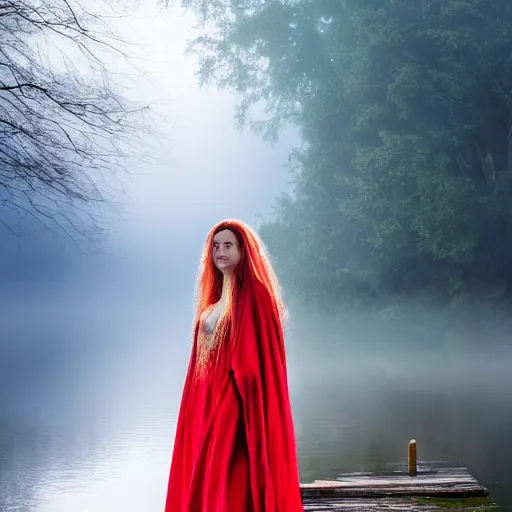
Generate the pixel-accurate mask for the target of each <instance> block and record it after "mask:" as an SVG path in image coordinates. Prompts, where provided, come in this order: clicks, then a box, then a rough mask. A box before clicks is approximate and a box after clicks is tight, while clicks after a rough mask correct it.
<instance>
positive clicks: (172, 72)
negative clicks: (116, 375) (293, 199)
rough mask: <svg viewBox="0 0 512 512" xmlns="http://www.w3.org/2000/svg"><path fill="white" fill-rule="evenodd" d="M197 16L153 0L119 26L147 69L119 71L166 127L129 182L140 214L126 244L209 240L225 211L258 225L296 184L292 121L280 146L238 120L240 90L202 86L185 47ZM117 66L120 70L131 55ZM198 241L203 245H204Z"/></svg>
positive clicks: (134, 214)
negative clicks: (289, 166) (290, 160)
mask: <svg viewBox="0 0 512 512" xmlns="http://www.w3.org/2000/svg"><path fill="white" fill-rule="evenodd" d="M193 23H194V19H193V17H192V15H191V14H190V13H185V12H184V11H183V10H181V9H179V8H177V7H176V6H175V7H173V8H170V9H167V10H166V9H164V8H163V7H162V6H159V5H158V4H157V3H156V2H151V1H150V2H145V3H144V4H143V5H141V6H140V7H139V8H138V9H137V11H136V12H134V13H133V14H131V15H130V16H129V17H128V18H125V19H123V20H121V22H120V23H119V26H118V29H119V31H120V32H121V34H122V36H123V37H124V38H125V39H126V40H127V41H129V42H130V43H132V44H133V45H134V47H133V55H135V56H136V57H137V59H136V61H135V62H136V66H137V68H138V69H139V70H140V71H141V72H140V73H135V74H134V75H133V72H132V76H131V77H130V78H129V79H125V77H124V76H123V75H122V74H121V75H120V76H119V77H118V78H116V80H117V81H118V83H120V84H121V85H122V86H123V88H124V89H125V91H126V93H127V94H128V96H129V97H130V99H134V100H135V101H137V102H138V103H140V104H147V103H151V104H152V111H153V114H154V118H155V120H156V125H155V126H156V128H157V129H158V130H159V131H160V132H161V133H162V137H161V141H160V143H159V144H160V147H159V148H158V149H157V150H156V152H155V153H154V155H153V156H152V162H151V163H150V164H142V163H141V164H139V165H140V169H137V170H136V175H134V176H132V182H131V184H130V187H129V189H128V194H129V207H128V208H129V212H130V214H131V215H129V217H130V219H131V221H130V223H129V224H128V225H127V227H126V229H125V230H123V232H122V237H123V240H122V241H121V244H127V245H129V246H130V247H133V246H134V245H135V246H136V247H138V248H139V249H141V250H144V249H143V248H144V247H145V248H146V249H149V247H151V252H152V251H153V250H154V249H158V248H162V249H164V248H165V247H166V246H167V247H168V243H170V244H171V245H172V246H175V245H176V244H175V242H176V239H177V238H178V239H181V240H183V239H191V242H192V240H193V243H194V244H197V243H198V241H199V240H198V238H197V237H199V238H200V239H201V243H202V240H203V239H204V237H205V235H206V233H207V231H208V229H209V228H210V227H211V226H212V225H213V224H214V223H216V222H217V221H219V220H222V219H224V218H233V217H234V218H240V219H242V220H245V221H246V222H249V223H250V224H253V225H255V226H257V224H258V222H259V221H258V220H257V216H259V215H262V214H263V215H268V214H270V213H271V210H272V206H273V204H274V202H275V200H276V198H277V197H278V196H279V195H280V194H281V193H282V192H283V191H287V190H289V189H290V175H289V173H288V171H287V170H286V169H285V168H284V164H285V163H286V161H287V156H288V151H289V149H290V148H291V146H292V145H293V144H294V143H295V142H296V137H295V135H294V133H293V131H292V130H290V131H289V132H287V133H284V134H283V137H282V139H281V140H280V141H279V142H278V143H277V144H276V145H275V146H272V145H271V144H270V143H268V142H265V141H263V140H261V138H260V137H259V136H257V135H254V134H252V133H251V132H250V131H249V130H246V131H243V132H240V131H238V130H236V129H235V128H234V122H233V116H234V108H235V107H234V104H235V100H234V97H233V96H232V95H231V94H229V93H228V92H222V91H219V90H216V89H215V87H213V86H210V87H209V88H207V89H205V88H203V89H200V88H199V86H198V85H197V83H196V77H195V76H194V70H195V65H196V64H195V58H194V57H193V56H191V55H185V54H184V50H185V47H186V43H187V41H188V40H189V39H190V38H191V37H193V35H194V34H195V32H194V30H193V29H192V25H193ZM114 66H118V68H117V69H118V70H119V71H121V70H123V69H124V68H123V66H125V64H124V63H123V62H122V61H121V60H119V61H117V62H115V63H114ZM139 173H140V174H139ZM183 237H185V238H183ZM160 246H161V247H160ZM190 249H191V251H192V252H194V251H195V252H196V253H197V254H199V252H200V250H201V247H195V248H194V249H192V248H190ZM181 250H185V249H184V248H183V247H181ZM187 252H188V250H187Z"/></svg>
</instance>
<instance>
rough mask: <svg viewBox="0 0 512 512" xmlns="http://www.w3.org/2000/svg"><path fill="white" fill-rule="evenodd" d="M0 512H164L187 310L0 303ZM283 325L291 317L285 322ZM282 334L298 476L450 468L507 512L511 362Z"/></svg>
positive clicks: (511, 488) (87, 302)
mask: <svg viewBox="0 0 512 512" xmlns="http://www.w3.org/2000/svg"><path fill="white" fill-rule="evenodd" d="M0 305H1V306H2V309H3V318H2V320H1V321H0V328H1V332H2V338H1V340H0V341H1V344H0V383H1V387H0V390H1V391H0V406H1V409H0V411H1V413H0V510H2V512H14V511H20V512H69V511H70V510H72V511H73V512H111V511H112V510H123V512H141V511H145V512H150V511H156V512H158V511H162V510H163V504H164V500H165V492H166V485H167V478H168V470H169V463H170V458H171V453H172V443H173V436H174V429H175V421H176V415H177V411H178V407H179V402H180V398H181V390H182V385H183V378H184V374H185V370H186V365H187V362H188V356H189V349H190V339H189V332H190V326H189V321H190V318H191V308H190V307H189V305H188V304H187V305H186V307H184V306H182V305H180V304H177V303H173V302H172V301H168V300H167V301H166V300H159V299H157V298H155V299H154V300H152V301H147V302H146V303H145V304H144V305H141V304H140V302H138V303H128V302H126V303H122V301H120V300H119V299H118V298H116V299H113V298H111V297H106V296H103V298H102V299H99V298H96V299H94V300H91V299H83V300H82V301H81V302H80V301H76V297H75V298H73V299H72V298H71V297H62V296H60V298H59V300H54V298H51V299H47V298H46V299H44V300H43V298H42V297H41V296H34V297H33V299H32V300H31V301H27V300H25V299H24V300H21V299H20V300H19V301H18V302H17V301H16V300H12V297H9V298H6V299H5V300H3V302H2V304H0ZM292 325H293V321H292ZM298 338H299V337H298V336H295V335H294V329H293V328H292V329H291V332H290V334H289V336H288V339H287V342H288V358H289V371H290V377H289V378H290V389H291V394H292V402H293V410H294V417H295V425H296V433H297V443H298V453H299V460H300V467H301V474H302V480H303V481H308V480H312V479H314V478H329V477H334V476H336V473H337V472H345V471H359V470H363V469H378V468H380V467H382V466H383V465H385V464H386V463H387V462H400V461H405V460H406V454H407V445H408V442H409V440H410V439H412V438H414V439H416V440H417V443H418V456H419V458H420V459H424V460H441V459H443V460H451V461H454V462H461V463H462V464H464V465H466V466H467V467H468V468H469V469H470V471H471V472H472V473H473V474H474V475H475V476H476V477H477V478H478V479H479V480H480V481H481V482H482V483H483V484H484V485H486V486H488V487H489V488H490V490H491V492H492V493H493V495H494V497H495V498H496V499H497V500H498V502H499V503H500V504H502V505H503V507H504V509H506V508H505V507H506V506H507V505H508V506H511V505H512V468H511V467H510V464H509V461H510V459H511V455H512V447H511V446H512V445H511V444H510V443H509V434H510V431H511V420H512V406H511V395H512V378H511V377H510V373H509V372H508V369H509V367H510V366H511V362H512V354H511V351H510V350H509V349H508V348H506V347H503V346H501V347H500V348H493V349H491V348H490V347H489V346H487V345H486V346H485V349H482V348H480V349H471V350H469V349H468V348H467V347H460V346H452V347H451V348H449V349H448V348H446V347H444V348H440V347H439V346H437V345H435V346H434V345H432V346H422V347H416V348H410V349H407V348H404V345H403V344H402V345H400V344H398V345H392V344H391V345H390V343H389V342H387V343H381V342H379V340H370V341H369V342H366V343H351V342H350V340H349V341H346V337H345V338H344V339H340V340H339V341H338V342H336V343H334V344H333V343H331V344H330V345H329V348H328V349H327V348H326V347H327V345H325V344H322V340H321V339H318V338H314V337H313V336H312V335H311V334H309V342H308V340H304V339H302V338H301V339H298Z"/></svg>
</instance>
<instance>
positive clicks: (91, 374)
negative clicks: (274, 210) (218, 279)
mask: <svg viewBox="0 0 512 512" xmlns="http://www.w3.org/2000/svg"><path fill="white" fill-rule="evenodd" d="M188 23H189V21H187V19H186V18H185V17H184V16H182V15H177V16H175V15H174V14H173V13H170V12H163V13H162V12H159V13H157V12H156V10H155V9H154V8H150V7H148V6H147V5H144V6H143V7H141V9H140V12H138V13H136V16H132V17H128V18H126V19H124V18H123V19H121V20H120V21H119V24H120V25H121V29H122V31H123V33H125V34H128V35H129V36H130V37H131V36H133V34H139V36H140V38H142V43H144V44H143V45H142V46H143V48H142V49H141V50H140V51H141V60H140V62H138V64H139V65H140V67H141V68H142V69H143V71H144V73H141V74H140V75H139V74H135V76H133V73H132V77H131V79H130V81H129V82H127V83H126V84H124V85H125V88H126V89H128V90H129V91H130V94H131V95H132V97H134V98H136V99H141V98H142V101H147V102H153V101H155V103H156V104H157V107H156V108H157V111H158V118H159V119H165V120H167V122H168V123H169V125H172V126H170V127H169V126H166V127H165V129H166V130H167V135H168V137H169V141H170V142H171V143H172V144H168V141H165V143H162V147H161V149H162V152H161V154H159V155H158V156H157V158H156V160H157V161H156V162H155V161H153V162H152V164H151V166H149V167H148V166H146V164H145V163H143V162H142V160H141V162H140V165H139V167H140V168H137V169H133V170H134V171H135V172H134V176H133V181H132V182H131V184H130V196H131V200H132V202H131V203H130V206H129V208H127V209H128V210H129V211H128V213H129V215H128V217H129V218H130V220H129V221H127V222H125V223H122V222H120V225H119V226H118V227H116V229H115V230H114V232H113V233H111V240H110V246H109V247H108V249H110V250H111V251H112V253H113V254H114V256H113V257H106V256H100V257H92V258H84V257H83V255H79V254H77V253H76V252H75V253H74V252H69V254H68V253H67V252H66V253H65V251H64V250H63V249H61V248H60V247H59V248H57V249H56V250H54V251H53V252H52V251H50V250H49V251H47V252H45V251H43V248H42V245H41V244H40V243H39V242H38V243H35V242H34V243H31V242H30V241H28V242H27V246H26V247H27V248H26V249H25V250H24V252H23V253H22V254H21V253H18V252H17V249H16V247H17V246H18V240H15V241H14V242H13V241H12V239H11V241H10V242H12V243H10V245H9V244H4V245H3V246H2V247H3V249H4V252H3V254H2V256H3V257H4V259H2V261H1V265H0V266H1V267H2V268H1V269H0V270H1V271H3V277H4V278H5V279H4V280H3V281H2V282H1V288H0V311H1V314H0V512H18V511H19V512H70V511H72V512H111V511H113V510H114V511H117V510H119V511H123V512H142V511H144V512H152V511H157V512H158V511H162V510H163V506H164V501H165V494H166V486H167V478H168V471H169V465H170V460H171V453H172V447H173V438H174V431H175V425H176V420H177V414H178V408H179V404H180V400H181V392H182V386H183V381H184V378H185V372H186V369H187V364H188V358H189V352H190V346H191V339H190V333H191V322H192V316H193V292H194V289H193V287H194V285H195V277H196V271H197V264H198V261H199V255H200V251H201V249H202V244H203V242H204V237H205V235H206V232H207V230H208V229H209V228H210V227H211V225H213V223H215V222H217V221H219V220H220V219H222V218H225V217H238V218H241V219H243V220H246V221H247V222H249V223H250V224H253V225H257V222H256V215H257V214H267V213H268V212H269V211H270V208H271V205H273V204H275V199H276V197H277V196H278V195H279V194H280V192H282V191H285V190H288V189H289V179H290V177H289V175H288V174H287V173H286V171H284V170H283V168H282V166H283V164H284V163H285V162H286V159H287V154H288V150H289V149H290V147H292V146H294V145H295V143H296V142H297V136H296V134H295V133H292V132H285V133H284V134H283V137H282V138H281V142H280V143H279V144H278V145H277V146H276V147H273V148H272V147H270V146H268V145H267V144H266V143H265V142H263V141H261V140H260V139H259V138H257V137H255V136H253V135H251V134H249V133H247V132H244V133H241V134H240V133H237V132H235V130H234V129H233V127H232V120H233V113H234V107H233V99H232V98H231V97H230V96H228V95H227V94H224V93H220V92H219V91H216V90H209V91H206V92H205V91H202V92H199V89H198V88H197V87H196V78H195V77H194V76H193V69H194V63H193V62H192V61H190V60H188V58H185V57H184V56H183V50H184V47H185V37H186V36H187V35H188V28H189V27H188V25H187V24H188ZM139 36H138V37H139ZM133 42H134V45H137V44H138V43H140V42H141V40H140V39H137V40H136V41H133ZM142 57H144V58H146V59H147V60H146V61H145V62H144V63H143V62H142V60H143V59H142ZM114 64H115V65H114ZM114 64H113V65H112V68H111V69H113V70H116V71H117V72H119V75H120V76H122V74H121V71H122V70H123V66H122V63H120V62H119V63H118V62H116V63H114ZM132 71H133V70H132ZM162 129H163V128H162ZM142 142H144V141H142ZM142 142H141V143H140V147H141V156H145V155H144V150H145V149H146V147H145V144H144V143H142ZM139 172H140V174H137V173H139ZM2 240H3V239H2ZM25 241H26V240H25ZM4 242H5V240H4ZM22 245H23V244H22ZM6 248H8V249H6ZM64 253H65V254H68V255H67V256H65V255H64ZM43 264H44V265H43ZM43 267H44V269H45V270H44V272H43V270H41V269H42V268H43ZM43 274H44V276H43V277H41V276H42V275H43ZM13 276H14V277H15V278H13ZM289 305H290V306H291V307H290V323H289V325H288V328H287V347H288V363H289V364H288V367H289V382H290V391H291V397H292V406H293V412H294V418H295V428H296V434H297V444H298V453H299V462H300V467H301V476H302V480H303V481H311V480H313V479H315V478H333V477H335V476H336V474H337V473H339V472H349V471H359V470H368V469H369V470H371V469H375V470H378V469H380V468H382V467H383V466H384V465H386V463H389V462H403V461H404V460H405V458H406V454H407V443H408V442H409V440H410V439H412V438H414V439H416V440H417V442H418V455H419V458H420V459H421V460H439V459H442V460H449V461H453V462H454V463H457V462H460V463H462V464H464V465H466V466H467V467H468V468H469V470H470V471H471V472H472V473H473V474H474V475H475V476H476V477H477V478H478V479H479V480H480V481H481V482H482V483H483V484H485V485H487V486H489V488H490V489H491V491H492V493H493V495H494V496H495V497H496V498H497V499H498V501H499V502H500V504H502V505H503V507H504V510H506V506H512V491H511V490H510V489H512V470H511V469H510V467H509V461H510V460H511V458H512V448H510V446H511V445H510V444H509V437H510V430H511V424H512V408H511V406H510V403H511V399H512V382H511V377H510V374H509V372H508V369H509V368H510V366H511V362H512V354H511V344H510V338H511V336H510V332H511V329H510V328H511V325H510V322H508V321H507V315H502V316H501V317H500V318H495V319H494V321H493V322H492V324H491V322H490V321H487V322H485V321H482V322H478V321H477V320H478V316H479V314H480V313H481V316H482V317H483V318H486V315H487V314H488V313H487V312H482V311H479V310H477V311H475V315H474V316H473V317H471V318H469V317H466V318H459V319H457V320H454V318H455V317H456V314H455V313H454V312H452V311H444V310H442V309H441V308H436V307H434V306H432V305H431V304H430V303H429V302H427V301H424V302H421V301H419V302H418V304H405V305H399V307H398V308H395V309H394V308H393V306H391V305H390V306H389V308H388V310H387V317H382V318H378V317H377V316H376V315H375V313H374V312H365V311H361V310H359V311H356V312H353V313H347V312H341V313H340V312H324V313H322V314H319V313H312V312H310V311H308V309H307V308H300V307H295V306H293V307H292V305H291V304H289Z"/></svg>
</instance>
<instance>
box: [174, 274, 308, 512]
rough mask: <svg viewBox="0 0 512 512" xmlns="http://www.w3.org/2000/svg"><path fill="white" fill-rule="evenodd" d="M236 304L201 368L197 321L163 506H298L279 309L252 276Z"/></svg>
mask: <svg viewBox="0 0 512 512" xmlns="http://www.w3.org/2000/svg"><path fill="white" fill-rule="evenodd" d="M236 310H237V313H236V315H235V318H234V322H233V323H234V324H236V325H233V326H232V328H231V329H230V331H229V333H228V334H227V335H226V338H227V339H226V340H225V341H226V342H227V343H226V342H225V343H222V344H221V345H220V349H219V357H218V358H216V359H214V360H212V361H211V363H209V365H208V366H207V367H206V369H205V370H204V372H202V373H201V374H200V375H198V374H197V372H196V359H197V351H198V346H197V338H198V329H199V326H196V329H195V334H194V344H193V348H192V354H191V358H190V364H189V368H188V373H187V377H186V380H185V386H184V390H183V397H182V402H181V407H180V413H179V418H178V424H177V430H176V438H175V443H174V452H173V458H172V463H171V470H170V476H169V486H168V491H167V502H166V506H165V512H299V511H301V512H302V511H303V507H302V500H301V495H300V485H299V472H298V465H297V455H296V446H295V434H294V428H293V420H292V413H291V407H290V399H289V393H288V382H287V370H286V357H285V350H284V341H283V332H282V327H281V322H280V320H279V314H278V311H277V308H276V307H275V305H274V302H273V301H272V300H271V297H270V294H269V292H268V291H267V289H266V288H265V287H264V286H263V285H262V284H261V283H259V282H258V281H254V282H246V283H245V285H244V287H243V293H241V294H240V297H239V300H238V304H237V306H236Z"/></svg>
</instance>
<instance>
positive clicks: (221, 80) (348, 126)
mask: <svg viewBox="0 0 512 512" xmlns="http://www.w3.org/2000/svg"><path fill="white" fill-rule="evenodd" d="M182 4H183V5H184V6H186V7H190V8H193V9H194V10H195V12H196V13H198V15H199V17H200V21H201V23H202V27H203V31H202V33H201V35H200V36H199V37H198V38H197V39H195V40H194V41H192V42H191V50H192V51H194V52H196V54H197V55H198V57H199V69H198V75H199V78H200V80H201V82H202V83H208V82H214V83H216V84H217V85H218V86H220V87H223V88H227V89H230V90H232V91H234V92H235V93H236V94H237V97H238V98H239V108H238V114H237V121H238V123H239V125H240V126H246V125H249V126H251V127H253V128H254V129H256V130H259V131H260V133H262V134H263V135H264V136H268V137H275V136H278V134H279V129H280V128H281V127H282V126H283V125H284V124H287V123H293V124H295V125H296V126H297V127H298V128H299V129H300V133H301V136H302V143H301V145H300V147H298V148H296V149H295V150H294V151H293V152H292V154H291V155H290V168H291V171H292V173H293V177H294V184H295V187H294V192H293V194H291V195H289V196H283V197H281V198H280V199H279V201H278V203H277V205H276V212H275V215H274V217H273V218H272V219H270V220H268V221H267V222H265V223H264V225H263V226H262V229H261V231H262V235H263V237H264V239H265V240H266V242H267V244H268V246H269V249H270V252H271V253H272V254H273V255H274V256H275V258H276V260H277V267H278V270H279V273H280V276H281V279H282V280H283V282H284V285H285V286H286V287H287V288H288V289H291V290H293V293H298V294H300V295H302V296H307V297H310V298H316V299H318V300H332V299H335V300H343V299H344V298H346V297H348V296H350V297H354V295H357V296H360V297H363V298H367V299H372V300H374V299H378V298H383V297H387V296H389V295H390V294H391V295H400V294H411V293H417V292H420V291H425V290H429V291H435V292H436V293H439V294H441V295H443V296H445V297H453V296H456V295H459V294H467V293H469V294H471V293H480V291H481V290H482V289H483V288H486V289H489V288H492V289H493V290H495V291H496V290H497V291H498V292H499V293H500V294H501V295H509V294H510V292H511V291H512V279H511V278H512V52H511V48H512V4H510V2H508V1H506V0H419V1H417V2H411V1H409V0H252V1H247V2H245V1H244V2H241V1H240V2H239V1H231V0H215V1H211V0H182ZM260 105H264V107H265V113H266V117H265V118H264V119H259V118H256V117H255V116H254V111H255V110H254V107H259V106H260Z"/></svg>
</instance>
